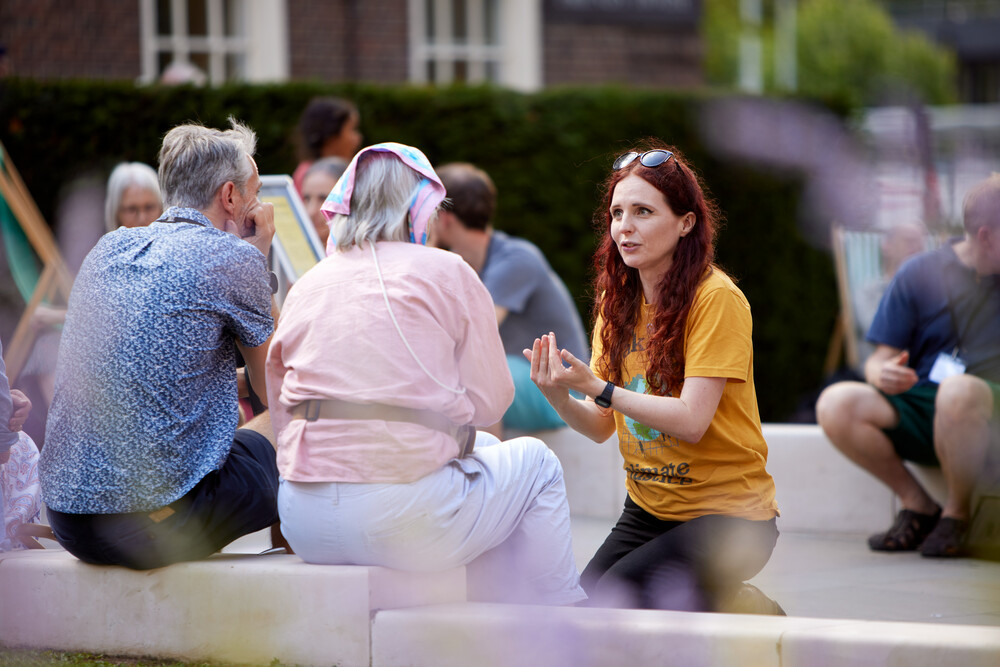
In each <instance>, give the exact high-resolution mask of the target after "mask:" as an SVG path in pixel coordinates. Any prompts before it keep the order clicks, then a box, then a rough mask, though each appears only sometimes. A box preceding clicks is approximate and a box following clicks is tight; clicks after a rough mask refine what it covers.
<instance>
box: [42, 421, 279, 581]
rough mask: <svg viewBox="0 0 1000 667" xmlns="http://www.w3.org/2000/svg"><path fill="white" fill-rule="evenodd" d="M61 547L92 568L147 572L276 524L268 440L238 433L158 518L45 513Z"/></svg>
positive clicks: (199, 555) (195, 557)
mask: <svg viewBox="0 0 1000 667" xmlns="http://www.w3.org/2000/svg"><path fill="white" fill-rule="evenodd" d="M48 517H49V523H50V524H51V525H52V531H53V532H54V533H55V536H56V539H57V540H58V541H59V543H60V544H61V545H62V546H63V548H65V549H66V551H68V552H70V553H71V554H73V555H74V556H76V557H77V558H79V559H80V560H82V561H84V562H85V563H92V564H94V565H124V566H125V567H129V568H132V569H134V570H148V569H151V568H155V567H163V566H165V565H169V564H171V563H178V562H182V561H190V560H200V559H202V558H207V557H208V556H210V555H212V554H213V553H215V552H216V551H218V550H219V549H221V548H222V547H224V546H226V545H227V544H229V543H230V542H232V541H233V540H235V539H236V538H238V537H241V536H243V535H247V534H249V533H253V532H256V531H258V530H262V529H264V528H267V527H268V526H270V525H271V524H274V523H277V521H278V467H277V463H276V461H275V451H274V447H272V446H271V443H269V442H268V441H267V438H265V437H264V436H262V435H261V434H259V433H256V432H254V431H250V430H247V429H239V430H238V431H236V437H235V438H234V440H233V448H232V449H231V450H230V452H229V456H228V458H227V459H226V462H225V463H224V464H223V465H222V468H220V469H219V470H216V471H214V472H212V473H209V474H208V475H206V476H205V477H204V478H203V479H202V480H201V481H199V482H198V483H197V484H196V485H195V487H194V488H193V489H191V490H190V491H189V492H188V493H186V494H185V495H184V496H183V497H182V498H180V499H179V500H176V501H174V502H172V503H170V505H168V506H167V507H166V508H162V509H161V510H157V511H156V512H130V513H127V514H67V513H64V512H58V511H56V510H53V509H52V508H49V510H48Z"/></svg>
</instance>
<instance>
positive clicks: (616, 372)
mask: <svg viewBox="0 0 1000 667" xmlns="http://www.w3.org/2000/svg"><path fill="white" fill-rule="evenodd" d="M657 148H659V149H662V150H667V151H670V152H672V153H673V154H674V155H673V157H672V158H670V159H669V160H668V161H667V162H665V163H663V164H661V165H659V166H657V167H645V166H642V165H641V164H640V163H639V160H638V159H636V160H634V161H633V162H632V163H631V164H629V165H628V166H626V167H624V168H622V169H619V170H618V171H612V172H611V174H610V175H609V176H608V178H607V180H605V182H604V185H603V193H604V197H603V207H602V208H601V209H598V211H597V212H596V213H595V216H594V223H595V226H596V227H597V229H598V232H599V233H600V235H601V243H600V246H599V247H598V249H597V252H596V254H595V255H594V268H595V278H594V284H593V287H594V290H593V294H594V295H595V302H594V308H593V315H594V316H595V317H594V319H595V321H596V316H597V315H600V316H601V319H602V320H603V322H604V326H603V327H602V328H601V331H600V336H601V343H602V345H603V352H602V354H601V357H600V359H599V360H598V368H599V369H600V370H601V372H602V373H603V374H604V375H605V377H607V378H608V379H609V380H611V382H613V383H615V384H616V385H622V384H623V380H624V378H623V362H624V360H625V356H626V355H627V354H628V351H629V349H630V348H631V346H632V334H633V331H634V330H635V325H636V322H637V319H638V317H639V311H640V307H641V305H642V284H641V283H640V282H639V272H638V271H637V270H636V269H632V268H629V267H628V266H626V265H625V263H624V262H623V261H622V258H621V255H620V254H619V252H618V246H617V245H616V243H615V240H614V239H613V238H612V237H611V198H612V196H613V195H614V191H615V186H617V185H618V183H619V182H621V181H622V180H623V179H625V178H627V177H628V176H632V175H636V176H638V177H640V178H642V179H643V180H644V181H646V182H648V183H650V184H651V185H652V186H653V187H655V188H656V189H657V190H659V191H660V192H662V193H663V196H664V197H665V198H666V200H667V204H668V205H669V206H670V209H671V211H673V213H674V214H675V215H677V216H683V215H684V214H685V213H688V212H692V213H694V215H695V224H694V227H693V228H692V229H691V231H690V232H689V233H688V234H687V235H685V236H683V237H681V238H680V239H679V241H678V243H677V247H676V249H675V250H674V256H673V261H672V263H671V265H670V269H669V270H668V271H667V273H666V274H665V275H664V276H663V279H662V280H661V281H660V283H659V285H657V288H656V298H655V300H654V303H653V304H651V305H653V306H654V315H653V321H652V331H651V334H650V336H649V338H648V339H647V343H646V357H647V366H646V381H647V382H648V384H649V386H650V389H651V391H652V392H653V393H655V394H657V395H660V396H663V395H666V394H667V393H669V392H670V391H671V390H672V389H675V388H677V387H679V386H680V385H681V383H682V382H683V380H684V326H685V324H686V322H687V316H688V312H689V311H690V310H691V304H692V302H693V301H694V295H695V291H696V290H697V289H698V285H699V284H700V283H701V281H702V280H704V279H705V277H706V276H707V275H708V273H709V271H710V269H712V267H713V261H714V260H715V235H716V230H717V228H718V226H719V219H720V218H719V209H718V206H717V205H716V204H715V202H714V201H712V200H711V199H710V198H709V197H708V196H707V195H706V193H705V188H704V186H703V184H702V181H701V178H700V177H699V176H698V175H697V174H696V173H695V172H694V171H693V170H692V169H691V167H690V166H689V165H688V164H687V162H686V161H685V159H684V157H683V155H681V154H680V152H679V151H678V150H677V149H676V148H674V147H673V146H668V145H665V144H663V143H661V142H659V141H655V140H649V141H647V142H645V143H644V144H643V145H641V146H637V147H635V148H632V149H631V150H634V151H635V152H637V153H640V154H641V153H643V152H645V151H648V150H653V149H657Z"/></svg>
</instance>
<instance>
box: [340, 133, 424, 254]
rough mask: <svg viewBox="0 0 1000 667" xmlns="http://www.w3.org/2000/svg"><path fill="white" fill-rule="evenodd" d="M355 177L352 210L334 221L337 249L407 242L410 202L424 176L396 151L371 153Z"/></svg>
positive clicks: (363, 158) (361, 164)
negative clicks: (393, 152)
mask: <svg viewBox="0 0 1000 667" xmlns="http://www.w3.org/2000/svg"><path fill="white" fill-rule="evenodd" d="M356 168H357V173H356V174H355V176H354V191H353V192H352V194H351V212H350V213H349V214H348V215H343V214H337V215H335V216H334V217H333V220H332V221H330V236H332V237H333V238H334V239H336V240H337V250H341V251H343V250H347V249H349V248H350V247H351V246H354V245H357V246H361V245H362V244H364V243H365V242H366V241H367V242H371V243H374V242H376V241H407V240H409V238H410V233H409V228H408V226H407V219H408V214H409V208H410V201H411V200H412V198H413V194H414V192H415V191H416V189H417V186H419V185H420V181H421V179H422V177H421V175H420V174H419V173H417V172H416V171H414V170H413V169H411V168H410V167H408V166H406V165H405V164H403V161H402V160H400V159H399V158H398V157H397V156H395V155H393V154H392V153H383V152H370V153H367V154H366V155H363V156H362V157H361V160H360V161H359V162H358V165H357V167H356Z"/></svg>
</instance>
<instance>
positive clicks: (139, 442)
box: [40, 208, 274, 514]
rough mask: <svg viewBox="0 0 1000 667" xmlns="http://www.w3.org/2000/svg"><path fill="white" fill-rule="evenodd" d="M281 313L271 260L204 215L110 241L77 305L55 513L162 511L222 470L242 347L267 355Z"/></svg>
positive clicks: (51, 464) (60, 387)
mask: <svg viewBox="0 0 1000 667" xmlns="http://www.w3.org/2000/svg"><path fill="white" fill-rule="evenodd" d="M184 219H186V220H187V221H183V220H184ZM270 304H271V290H270V287H269V281H268V273H267V266H266V260H265V257H264V255H262V254H261V253H260V251H259V250H257V249H256V248H255V247H253V246H252V245H250V244H249V243H247V242H245V241H242V240H240V239H238V238H236V237H235V236H233V235H232V234H228V233H226V232H222V231H219V230H217V229H215V228H214V227H213V226H212V224H211V222H210V221H209V220H208V218H206V217H205V216H204V215H202V214H201V213H200V212H198V211H196V210H194V209H187V208H171V209H168V210H167V211H166V212H165V213H164V215H163V216H162V217H161V218H160V219H159V220H158V221H156V222H154V223H153V224H151V225H150V226H148V227H138V228H134V229H125V228H121V229H118V230H116V231H114V232H111V233H109V234H106V235H105V236H104V237H103V238H101V240H100V241H99V242H98V244H97V245H96V246H95V247H94V249H93V250H92V251H91V252H90V253H89V254H88V255H87V258H86V259H85V260H84V262H83V265H82V266H81V267H80V273H79V275H78V276H77V278H76V282H75V284H74V285H73V291H72V294H71V295H70V299H69V310H68V312H67V314H66V325H65V327H64V329H63V334H62V343H61V346H60V348H59V360H58V363H57V366H56V386H55V398H54V400H53V402H52V407H51V409H50V411H49V417H48V427H47V430H46V434H45V446H44V447H43V448H42V458H41V463H40V475H41V482H42V498H43V499H44V500H45V502H46V504H48V506H49V507H52V508H54V509H56V510H58V511H61V512H67V513H71V514H117V513H124V512H138V511H149V510H154V509H158V508H160V507H163V506H164V505H167V504H169V503H171V502H173V501H174V500H177V499H178V498H180V497H181V496H183V495H184V494H185V493H187V492H188V491H189V490H191V488H193V487H194V485H195V484H197V483H198V482H199V481H200V480H201V479H202V478H203V477H204V476H205V475H207V474H208V473H210V472H211V471H213V470H217V469H219V468H220V467H221V466H222V464H223V463H224V462H225V460H226V457H227V456H228V454H229V450H230V448H231V447H232V442H233V436H234V434H235V430H236V422H237V391H236V371H235V369H236V361H235V340H234V339H239V340H240V341H241V342H242V343H243V344H244V345H245V346H247V347H256V346H258V345H261V344H263V343H264V342H265V341H266V340H267V338H268V336H270V335H271V332H272V331H273V329H274V321H273V319H272V318H271V308H270Z"/></svg>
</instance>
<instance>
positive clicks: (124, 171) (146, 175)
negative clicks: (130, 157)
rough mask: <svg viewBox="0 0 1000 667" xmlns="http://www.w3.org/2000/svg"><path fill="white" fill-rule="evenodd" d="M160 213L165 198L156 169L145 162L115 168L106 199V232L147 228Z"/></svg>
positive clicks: (126, 163)
mask: <svg viewBox="0 0 1000 667" xmlns="http://www.w3.org/2000/svg"><path fill="white" fill-rule="evenodd" d="M161 213H163V197H162V196H161V195H160V184H159V182H158V181H157V176H156V172H155V171H154V170H153V168H152V167H150V166H149V165H147V164H143V163H142V162H120V163H119V164H118V165H117V166H115V168H114V169H113V170H112V171H111V176H109V177H108V187H107V192H106V193H105V196H104V221H105V224H106V225H107V230H108V231H109V232H112V231H114V230H116V229H118V228H119V227H145V226H146V225H148V224H149V223H151V222H153V220H156V219H157V218H158V217H160V214H161Z"/></svg>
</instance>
